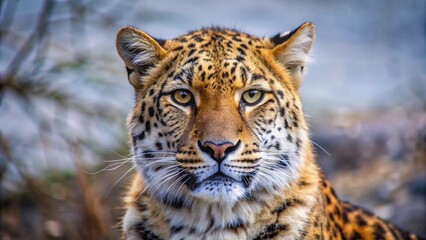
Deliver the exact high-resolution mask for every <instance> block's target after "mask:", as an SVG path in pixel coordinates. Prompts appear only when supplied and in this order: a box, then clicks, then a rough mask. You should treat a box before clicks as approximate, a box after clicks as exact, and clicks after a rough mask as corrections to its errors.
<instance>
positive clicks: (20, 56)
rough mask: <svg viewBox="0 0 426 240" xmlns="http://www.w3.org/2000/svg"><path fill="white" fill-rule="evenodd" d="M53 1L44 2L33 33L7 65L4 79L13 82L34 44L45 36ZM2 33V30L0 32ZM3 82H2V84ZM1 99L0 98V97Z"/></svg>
mask: <svg viewBox="0 0 426 240" xmlns="http://www.w3.org/2000/svg"><path fill="white" fill-rule="evenodd" d="M53 4H54V1H53V0H45V1H44V3H43V7H42V9H41V12H40V14H39V19H38V21H37V24H36V27H35V28H34V30H33V32H32V33H31V34H30V35H29V37H28V38H27V41H25V43H24V44H23V46H22V47H21V48H20V49H19V50H18V51H17V52H16V54H15V57H14V58H13V59H12V61H11V62H10V63H9V65H8V67H7V68H6V71H5V73H4V77H2V78H4V79H9V80H14V77H13V76H14V75H15V74H16V72H17V71H18V69H19V67H20V66H21V64H22V63H23V62H24V61H25V60H26V59H27V57H28V55H29V54H30V53H31V50H32V49H33V47H34V45H35V43H37V42H40V41H41V40H42V38H43V36H44V35H45V34H46V31H47V27H48V20H49V17H50V14H51V13H52V9H53ZM2 32H3V30H2ZM3 81H4V80H2V82H3ZM0 97H1V96H0Z"/></svg>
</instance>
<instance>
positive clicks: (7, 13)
mask: <svg viewBox="0 0 426 240" xmlns="http://www.w3.org/2000/svg"><path fill="white" fill-rule="evenodd" d="M16 6H18V0H16V1H1V2H0V10H2V11H3V12H4V15H3V17H2V18H0V44H1V42H2V40H3V36H5V35H6V34H8V32H9V28H10V26H11V25H12V23H13V17H14V16H15V11H16ZM3 8H4V9H3Z"/></svg>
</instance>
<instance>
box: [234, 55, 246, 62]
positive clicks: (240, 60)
mask: <svg viewBox="0 0 426 240" xmlns="http://www.w3.org/2000/svg"><path fill="white" fill-rule="evenodd" d="M236 60H237V61H238V62H244V60H245V58H244V57H243V56H241V55H239V56H238V57H237V58H236Z"/></svg>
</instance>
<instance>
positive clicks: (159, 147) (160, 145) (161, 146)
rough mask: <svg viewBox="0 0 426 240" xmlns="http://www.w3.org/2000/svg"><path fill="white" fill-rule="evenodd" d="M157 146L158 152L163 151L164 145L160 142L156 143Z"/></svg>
mask: <svg viewBox="0 0 426 240" xmlns="http://www.w3.org/2000/svg"><path fill="white" fill-rule="evenodd" d="M155 146H156V147H157V149H158V150H163V145H162V144H161V143H160V142H156V143H155Z"/></svg>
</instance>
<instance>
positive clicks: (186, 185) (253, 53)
mask: <svg viewBox="0 0 426 240" xmlns="http://www.w3.org/2000/svg"><path fill="white" fill-rule="evenodd" d="M314 39H315V28H314V26H313V25H312V24H311V23H305V24H303V25H302V26H300V27H299V28H297V29H296V30H294V31H291V32H288V33H285V34H279V35H276V36H275V37H273V38H258V37H255V36H252V35H249V34H245V33H241V32H238V31H235V30H231V29H221V28H206V29H201V30H199V31H194V32H190V33H188V34H186V35H183V36H181V37H178V38H176V39H172V40H167V41H159V40H156V39H154V38H152V37H151V36H149V35H148V34H146V33H144V32H142V31H140V30H138V29H135V28H132V27H124V28H122V29H121V30H120V32H119V33H118V36H117V49H118V53H119V55H120V56H121V58H122V59H123V61H124V62H125V64H126V68H127V71H128V74H129V82H130V83H131V84H132V86H133V87H134V88H135V106H134V108H133V111H132V112H131V113H130V115H129V118H128V126H129V136H130V142H131V145H132V151H133V154H134V165H135V166H136V169H137V174H136V176H135V178H134V181H133V183H132V185H131V187H130V189H129V190H128V193H127V198H126V207H127V212H126V214H125V216H124V220H123V225H122V226H123V238H125V239H216V240H217V239H259V240H260V239H417V238H416V236H414V235H412V234H408V233H405V232H403V231H400V230H397V228H396V227H394V226H393V225H391V224H388V223H385V222H384V221H383V220H381V219H379V218H378V217H375V216H374V215H372V214H369V213H367V212H366V211H364V210H361V209H359V208H356V207H354V206H352V205H350V204H349V203H344V202H342V201H340V200H339V199H338V198H337V197H336V195H335V194H334V191H333V189H332V188H331V186H330V185H329V184H328V182H327V180H326V179H325V178H324V177H323V176H322V174H321V173H320V170H319V169H318V167H317V165H316V163H315V160H314V154H313V150H312V145H311V142H310V140H309V135H308V127H307V124H306V122H305V119H304V116H303V111H302V104H301V102H300V96H299V93H298V88H299V85H300V82H301V81H302V78H303V71H304V67H305V64H306V63H307V62H308V61H309V56H308V53H309V50H310V49H311V46H312V43H313V41H314ZM176 94H177V95H176ZM245 94H246V95H245ZM256 94H260V95H261V98H259V99H257V102H255V103H254V104H252V103H250V102H249V101H247V98H248V99H250V97H253V96H254V97H256V96H260V95H256ZM245 96H249V97H247V98H246V97H245ZM254 97H253V98H254ZM177 99H184V101H179V100H177ZM187 99H190V100H188V101H186V100H187Z"/></svg>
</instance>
